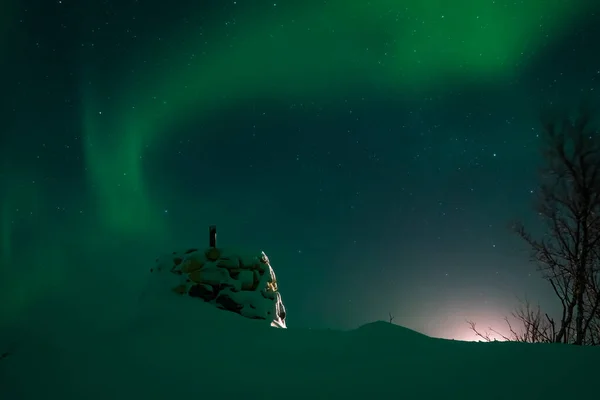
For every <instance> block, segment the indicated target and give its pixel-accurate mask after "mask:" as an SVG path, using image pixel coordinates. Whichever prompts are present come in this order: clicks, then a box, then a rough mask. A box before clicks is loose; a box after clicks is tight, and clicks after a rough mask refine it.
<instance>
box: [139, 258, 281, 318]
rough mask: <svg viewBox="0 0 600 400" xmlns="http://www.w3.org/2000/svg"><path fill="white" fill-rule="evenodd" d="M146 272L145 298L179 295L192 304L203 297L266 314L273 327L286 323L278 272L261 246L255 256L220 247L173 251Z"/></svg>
mask: <svg viewBox="0 0 600 400" xmlns="http://www.w3.org/2000/svg"><path fill="white" fill-rule="evenodd" d="M148 275H149V276H148V280H149V282H148V285H147V288H146V290H145V291H144V293H143V296H142V297H143V299H144V301H145V299H152V298H155V297H156V296H157V295H160V294H163V295H164V294H167V295H169V296H172V295H174V294H177V295H180V296H184V297H186V298H187V299H188V300H189V301H192V302H194V303H198V302H199V301H205V302H207V303H210V304H212V305H213V306H215V307H217V308H220V309H225V310H229V311H231V312H235V313H238V314H240V315H243V316H245V317H247V318H251V319H262V320H264V321H266V322H268V323H269V324H270V326H273V327H278V328H285V327H286V324H285V306H284V305H283V301H282V299H281V293H279V289H278V286H277V277H276V276H275V271H274V270H273V267H272V266H271V263H270V260H269V258H268V257H267V255H266V254H265V253H264V252H263V251H256V252H254V255H253V256H249V255H247V254H246V253H244V252H239V251H237V252H235V251H233V250H231V249H223V248H217V247H209V248H207V249H204V250H199V249H195V248H193V249H188V250H185V251H179V252H177V251H175V252H173V253H171V254H170V255H167V256H161V257H159V258H157V259H156V265H155V266H154V267H153V268H150V271H149V273H148ZM150 307H154V305H152V306H150Z"/></svg>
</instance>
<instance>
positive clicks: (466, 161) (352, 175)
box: [0, 0, 600, 339]
mask: <svg viewBox="0 0 600 400" xmlns="http://www.w3.org/2000/svg"><path fill="white" fill-rule="evenodd" d="M4 3H6V4H4ZM4 3H3V5H2V7H3V9H2V12H1V13H0V29H1V31H0V33H1V34H0V69H1V73H0V79H2V80H3V88H4V96H2V97H1V99H2V107H0V113H1V115H0V117H1V118H0V121H2V131H1V135H0V154H1V159H0V161H1V164H0V194H1V195H0V302H2V304H3V310H2V313H3V314H2V323H3V324H11V323H16V322H17V321H21V320H23V319H25V318H27V316H30V315H33V314H34V313H36V312H38V313H39V312H42V311H43V312H44V313H48V312H49V311H52V310H53V311H57V310H62V312H61V313H60V315H63V316H64V315H73V316H74V315H77V317H76V318H77V319H78V320H79V321H83V322H86V323H90V324H98V325H103V326H104V325H107V324H110V323H113V322H115V321H116V318H119V316H124V315H127V310H128V306H126V304H133V303H135V299H136V296H137V293H139V288H140V287H141V285H143V283H144V282H145V279H146V277H147V271H148V269H149V268H150V267H151V266H152V265H153V263H154V259H155V258H156V257H158V256H160V255H162V254H166V253H170V252H171V251H173V250H179V249H182V248H187V247H198V246H204V245H205V244H207V236H208V235H207V230H208V225H210V224H216V225H217V226H218V229H219V238H218V240H219V245H221V246H228V247H243V248H250V249H262V250H264V251H265V252H266V253H267V254H268V255H269V257H270V259H271V261H272V264H273V267H274V268H275V271H276V273H277V276H278V281H279V287H280V290H281V292H282V296H283V300H284V303H285V304H286V307H287V309H288V326H290V327H294V326H297V327H310V328H332V329H350V328H354V327H356V326H358V325H361V324H364V323H367V322H371V321H374V320H379V319H384V320H387V319H388V313H391V314H392V315H394V322H395V323H398V324H401V325H404V326H407V327H410V328H413V329H416V330H418V331H421V332H423V333H426V334H428V335H432V336H439V337H447V338H455V339H473V334H472V333H471V332H470V331H469V329H468V325H467V324H466V323H465V319H472V320H474V321H476V322H478V323H479V324H481V325H483V326H488V325H492V326H493V327H495V328H496V329H498V330H499V331H503V328H504V326H503V325H502V317H503V316H504V315H505V314H507V313H509V312H510V311H511V309H512V307H514V306H515V304H516V302H517V299H516V297H517V296H518V297H521V298H523V297H525V296H527V298H529V299H530V300H532V301H533V302H538V301H539V302H541V303H542V305H543V306H545V307H546V308H547V309H548V310H551V311H552V310H553V307H555V304H554V302H553V300H552V297H551V290H550V289H549V288H548V287H546V285H545V284H544V282H543V281H542V280H541V278H540V277H539V276H538V275H537V274H536V272H535V267H534V266H533V265H531V264H530V263H529V262H528V257H527V253H526V248H525V247H524V246H523V245H522V244H521V242H520V241H519V239H518V238H516V237H515V236H514V235H512V234H511V232H510V230H509V228H508V227H509V224H510V222H511V221H514V220H516V219H519V220H523V221H524V222H525V223H526V224H527V225H528V226H530V227H531V228H532V229H533V230H534V231H535V229H536V227H535V213H534V212H532V210H531V205H532V202H533V199H534V197H535V194H536V172H537V167H538V165H539V157H538V142H539V137H538V136H539V125H540V124H539V115H540V111H541V110H542V109H543V108H544V107H546V106H548V105H564V106H566V107H572V106H574V105H576V104H577V102H578V101H579V100H580V99H581V98H582V97H585V96H590V95H592V96H593V95H594V94H596V93H598V91H600V53H599V52H597V51H596V52H594V51H593V49H596V48H597V43H598V40H600V15H599V14H598V13H599V12H600V7H599V6H598V5H595V4H594V3H595V2H594V1H591V0H570V1H567V0H523V1H519V2H515V1H509V0H455V1H453V2H447V1H443V0H371V1H364V0H343V1H342V0H330V1H323V0H319V1H317V0H304V1H298V0H294V1H276V2H274V1H273V0H271V1H263V0H253V1H248V0H237V1H231V0H219V1H217V0H210V1H208V0H207V1H203V2H197V1H188V0H182V1H177V2H164V1H156V0H147V1H144V0H124V1H107V0H102V1H101V0H90V1H87V2H81V1H73V0H52V1H41V0H30V1H20V2H18V1H14V0H9V1H6V2H4ZM199 4H201V5H199ZM65 307H67V308H65ZM65 310H68V312H65ZM73 318H75V317H73Z"/></svg>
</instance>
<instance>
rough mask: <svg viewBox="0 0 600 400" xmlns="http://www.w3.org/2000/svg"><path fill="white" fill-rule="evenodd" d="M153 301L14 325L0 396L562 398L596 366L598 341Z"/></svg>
mask: <svg viewBox="0 0 600 400" xmlns="http://www.w3.org/2000/svg"><path fill="white" fill-rule="evenodd" d="M156 300H157V304H158V302H159V301H160V304H161V307H160V308H156V307H152V308H149V307H146V306H144V307H142V308H141V309H145V311H144V310H142V311H140V313H139V315H138V316H137V317H136V318H134V320H133V321H132V322H131V323H129V324H127V325H126V326H124V327H122V328H120V329H118V330H116V331H110V332H104V333H101V334H100V333H94V332H83V329H82V332H79V331H77V330H73V329H70V330H63V333H62V334H53V335H48V334H43V333H42V332H44V331H45V329H44V328H43V327H40V331H39V332H35V331H32V330H29V331H28V332H25V331H21V332H20V333H19V343H20V344H18V345H16V346H15V347H14V348H13V349H12V351H11V354H10V355H9V356H7V357H6V358H4V359H1V360H0V399H3V400H20V399H23V400H29V399H36V400H38V399H41V398H52V399H61V400H67V399H77V400H81V399H88V400H94V399H145V400H148V399H191V398H196V399H203V398H209V399H216V398H218V399H249V400H254V399H257V400H258V399H334V398H335V399H370V398H372V399H375V398H402V399H419V400H423V399H486V400H490V399H511V400H516V399H527V400H532V399H545V400H550V399H561V400H564V399H566V398H574V392H577V393H578V394H579V393H581V394H582V395H583V394H584V393H583V392H585V391H586V388H588V387H589V383H590V382H593V379H594V378H596V377H597V376H598V372H599V371H600V369H599V368H598V360H599V359H600V349H596V348H579V347H574V346H566V345H543V344H540V345H528V344H519V343H502V342H496V343H473V342H459V341H449V340H443V339H434V338H429V337H427V336H424V335H422V334H419V333H417V332H414V331H411V330H409V329H406V328H403V327H400V326H396V325H392V324H389V323H387V322H375V323H372V324H368V325H365V326H362V327H360V328H358V329H356V330H353V331H327V330H325V331H314V330H303V329H295V328H293V327H291V328H288V329H287V330H286V329H276V328H271V327H269V326H265V324H264V323H261V322H260V321H257V320H250V319H246V318H243V317H241V316H239V315H237V314H234V313H230V312H224V311H221V310H218V309H216V308H214V307H212V306H210V305H209V304H206V303H194V304H193V303H191V302H188V301H185V300H186V299H185V298H182V297H170V300H169V301H168V302H164V301H163V300H164V299H163V300H160V299H156ZM54 328H55V329H54V331H55V332H61V331H60V327H54ZM5 339H6V338H5ZM592 397H593V396H592Z"/></svg>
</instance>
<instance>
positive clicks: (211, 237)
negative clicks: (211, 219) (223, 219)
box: [208, 225, 217, 248]
mask: <svg viewBox="0 0 600 400" xmlns="http://www.w3.org/2000/svg"><path fill="white" fill-rule="evenodd" d="M208 244H209V246H210V247H212V248H215V247H217V226H216V225H211V226H209V227H208Z"/></svg>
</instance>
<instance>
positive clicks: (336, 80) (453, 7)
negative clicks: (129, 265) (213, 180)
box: [84, 0, 586, 233]
mask: <svg viewBox="0 0 600 400" xmlns="http://www.w3.org/2000/svg"><path fill="white" fill-rule="evenodd" d="M585 3H586V2H585V0H573V1H564V0H543V1H542V0H525V1H520V2H514V1H506V0H497V1H493V0H455V1H447V0H408V1H397V0H394V1H393V0H371V1H368V2H367V1H347V0H344V1H342V0H332V1H329V2H310V1H308V2H300V1H298V2H296V5H289V4H287V5H282V6H278V5H275V4H273V5H272V7H271V9H269V10H266V9H265V8H262V9H259V8H255V9H253V10H251V11H250V12H248V10H244V12H243V13H240V15H238V16H236V18H235V19H226V18H224V17H223V18H213V19H212V20H214V21H215V22H214V24H213V25H212V26H203V27H196V28H193V27H185V28H182V29H181V31H179V32H176V33H173V34H172V35H171V37H170V38H169V41H170V42H171V43H181V44H180V45H177V46H174V48H173V49H172V51H170V52H168V51H165V52H164V53H163V52H161V53H156V52H153V51H152V50H153V49H152V46H151V45H150V44H149V45H148V49H149V51H148V52H147V53H146V54H143V56H140V55H139V54H138V55H137V56H136V58H135V59H131V60H125V61H123V65H122V69H123V71H130V70H131V69H132V68H133V69H134V70H135V71H136V73H135V76H134V77H132V75H130V74H129V75H127V76H128V77H129V78H126V79H123V80H121V81H119V82H118V84H115V88H114V90H115V96H113V98H115V99H119V100H118V101H116V102H114V103H111V104H104V103H103V102H102V101H101V100H100V99H99V98H97V96H95V95H94V93H93V92H91V91H88V93H87V95H86V97H87V99H88V100H87V104H86V108H87V113H86V116H85V120H84V128H85V134H86V138H87V140H86V143H87V144H86V154H87V157H86V162H87V171H88V174H89V176H88V178H89V184H90V185H91V187H92V189H93V190H94V192H95V194H96V196H97V198H98V201H99V206H100V211H101V216H102V219H103V221H104V222H105V223H106V225H107V226H108V227H109V228H110V229H114V230H116V231H119V232H123V233H136V232H140V231H147V230H148V231H149V230H153V229H157V228H158V227H159V222H158V219H157V217H155V216H154V215H155V214H156V213H154V214H153V210H155V209H157V207H156V205H155V204H153V199H152V198H151V196H150V195H149V193H148V192H147V189H146V184H145V179H144V171H143V161H144V153H145V150H146V148H147V147H148V146H153V145H156V144H158V143H160V138H161V137H164V136H166V135H169V134H170V128H171V127H172V126H173V125H174V124H175V123H176V122H179V121H184V120H186V119H187V118H189V117H190V115H192V114H193V115H194V117H195V118H202V117H203V116H209V115H211V113H213V112H214V111H215V110H222V109H225V108H227V107H229V106H231V105H233V104H234V103H236V102H239V101H244V100H257V101H260V99H262V98H294V99H297V98H300V99H308V100H310V99H315V98H323V97H328V98H336V97H341V96H344V95H348V94H349V93H352V92H353V91H354V90H357V89H360V88H361V87H364V86H365V85H375V86H376V87H385V88H387V89H390V90H394V91H399V92H403V93H404V94H406V93H414V94H415V95H418V96H420V97H422V96H423V94H424V93H427V92H430V91H438V92H439V91H443V90H444V89H445V88H446V87H452V88H455V87H456V86H460V85H461V84H472V83H477V82H479V81H483V82H485V81H489V80H491V79H493V80H496V81H501V80H506V81H508V80H509V79H511V78H514V77H515V76H516V75H518V73H519V66H520V65H523V64H524V63H525V59H526V57H529V56H530V55H531V54H532V53H534V52H535V51H537V50H538V48H539V47H540V46H541V45H542V44H548V43H550V42H551V41H552V40H555V39H559V38H560V37H561V35H562V34H563V32H564V31H565V30H566V28H568V27H570V26H571V25H572V24H573V23H574V21H575V20H576V18H577V17H578V16H579V15H581V14H582V13H583V12H584V4H585ZM195 29H196V30H195ZM142 53H143V52H142ZM165 59H166V60H168V65H166V66H164V65H163V67H161V68H162V69H161V68H158V67H154V68H153V67H152V65H154V63H153V62H148V60H150V61H152V60H165ZM142 61H143V62H142ZM86 78H88V77H86ZM97 78H98V79H102V77H101V76H98V77H97ZM92 80H93V78H92ZM101 109H104V110H105V111H104V113H103V114H100V110H101Z"/></svg>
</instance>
